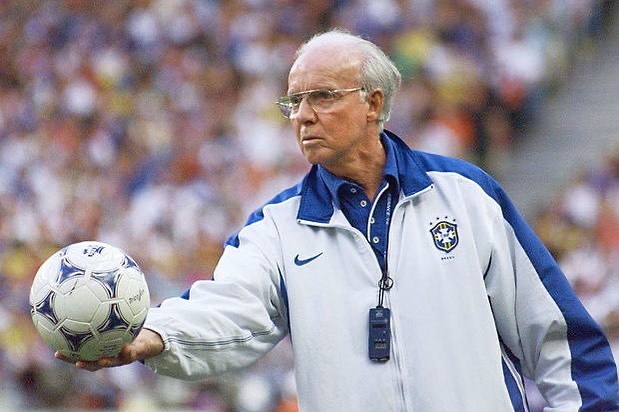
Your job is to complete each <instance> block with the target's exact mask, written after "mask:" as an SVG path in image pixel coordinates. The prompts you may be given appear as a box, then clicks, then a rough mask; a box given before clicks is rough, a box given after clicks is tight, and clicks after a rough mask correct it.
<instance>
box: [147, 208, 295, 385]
mask: <svg viewBox="0 0 619 412" xmlns="http://www.w3.org/2000/svg"><path fill="white" fill-rule="evenodd" d="M238 239H239V241H238V242H236V243H234V244H228V245H227V246H226V247H225V249H224V252H223V255H222V257H221V259H220V261H219V262H218V264H217V267H216V269H215V272H214V279H213V280H200V281H197V282H195V283H194V284H193V285H192V286H191V287H190V288H189V290H188V291H187V292H186V293H185V295H184V296H182V297H174V298H170V299H167V300H164V301H163V302H162V304H161V305H160V306H159V307H157V308H152V309H151V310H150V312H149V314H148V316H147V319H146V323H145V325H144V327H146V328H149V329H152V330H154V331H156V332H157V333H159V334H160V335H161V336H162V338H163V340H164V345H165V349H164V351H163V353H162V354H160V355H158V356H156V357H154V358H151V359H148V360H147V361H146V362H145V364H146V365H147V366H149V367H150V368H151V369H153V370H154V371H155V372H157V373H159V374H163V375H169V376H173V377H176V378H181V379H201V378H204V377H207V376H212V375H215V374H219V373H223V372H226V371H230V370H235V369H239V368H243V367H245V366H247V365H249V364H251V363H253V362H255V361H256V360H257V359H259V358H260V357H261V356H262V355H264V354H265V353H266V352H268V351H269V350H271V349H272V348H273V347H274V346H275V345H276V344H277V342H279V341H280V340H281V339H282V338H283V337H284V336H285V335H286V334H287V332H288V328H287V320H286V319H285V318H286V313H287V312H286V308H285V304H284V300H283V299H282V296H281V294H280V281H281V280H280V273H279V271H278V269H277V268H278V264H277V258H276V256H278V253H279V252H278V250H279V248H278V246H277V245H278V241H277V232H276V230H275V228H274V224H273V223H272V221H270V220H269V219H262V220H260V221H259V222H255V223H252V224H251V225H248V226H245V227H244V228H243V229H242V230H241V232H240V233H239V236H238Z"/></svg>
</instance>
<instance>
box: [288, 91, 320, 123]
mask: <svg viewBox="0 0 619 412" xmlns="http://www.w3.org/2000/svg"><path fill="white" fill-rule="evenodd" d="M291 117H292V119H293V120H296V121H299V122H302V123H305V122H308V121H315V120H316V111H315V110H314V109H313V108H312V105H311V104H309V101H308V98H307V96H305V97H303V99H302V100H301V103H300V104H299V108H298V109H297V111H296V112H295V113H293V115H292V116H291Z"/></svg>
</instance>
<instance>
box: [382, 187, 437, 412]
mask: <svg viewBox="0 0 619 412" xmlns="http://www.w3.org/2000/svg"><path fill="white" fill-rule="evenodd" d="M433 188H434V185H430V186H428V187H426V188H424V189H422V190H420V191H419V192H417V193H414V194H413V195H411V196H409V197H407V198H405V199H403V200H402V201H400V202H398V203H397V204H396V205H395V207H394V208H393V215H392V217H391V218H392V222H393V219H394V218H395V217H396V213H397V212H398V210H399V209H400V207H401V206H402V204H403V203H404V202H405V201H409V202H410V201H412V200H413V199H415V198H417V197H418V196H420V195H422V194H424V193H426V192H429V191H430V190H432V189H433ZM391 227H392V226H391V225H390V226H389V229H390V230H389V234H388V236H389V243H388V244H389V246H390V247H389V248H388V249H387V260H389V259H390V257H391V255H392V254H391V253H389V250H391V249H392V248H391V246H393V239H392V238H391V237H392V235H391ZM387 267H389V268H393V267H394V266H393V265H392V264H388V265H387ZM394 282H397V279H394ZM386 299H387V300H388V301H389V307H390V308H392V309H393V301H392V299H391V294H387V296H386ZM392 313H393V316H392V317H391V335H392V339H393V345H392V351H393V358H394V363H395V368H396V380H397V382H396V384H397V389H398V390H399V392H400V408H401V409H400V410H401V411H410V410H412V409H409V407H408V401H407V399H408V397H407V395H406V385H405V379H406V378H405V375H404V367H403V365H402V362H403V360H402V354H401V353H400V350H399V347H400V345H399V344H398V322H397V320H396V317H397V316H395V314H396V312H395V311H393V312H392Z"/></svg>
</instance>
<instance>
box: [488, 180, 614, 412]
mask: <svg viewBox="0 0 619 412" xmlns="http://www.w3.org/2000/svg"><path fill="white" fill-rule="evenodd" d="M493 192H494V193H493V194H492V197H493V198H494V200H495V201H496V202H497V203H498V204H499V206H500V212H499V213H497V214H496V215H495V216H496V219H495V224H494V225H493V229H492V231H493V233H492V236H491V237H492V251H491V259H490V264H489V267H488V271H487V273H486V278H485V279H486V285H487V288H488V295H489V299H490V303H491V305H492V309H493V312H494V314H495V319H496V323H497V329H498V332H499V335H500V338H501V341H502V343H503V347H504V351H505V356H504V363H509V364H510V366H511V367H512V368H515V369H516V370H521V371H522V372H524V374H525V375H526V376H527V377H529V378H530V379H532V380H534V381H535V383H536V384H537V386H538V388H539V390H540V392H541V393H542V395H543V396H544V398H545V399H546V401H547V403H548V408H547V409H545V410H546V411H547V412H550V411H557V412H558V411H575V410H582V411H615V410H619V386H618V384H617V368H616V366H615V362H614V360H613V356H612V353H611V349H610V346H609V344H608V341H607V339H606V337H605V336H604V334H603V332H602V330H601V329H600V327H599V326H598V325H597V324H596V322H595V321H594V320H593V319H592V318H591V316H590V315H589V314H588V313H587V311H586V310H585V308H584V307H583V305H582V304H581V302H580V301H579V299H578V298H577V296H576V295H575V293H574V291H573V290H572V288H571V287H570V285H569V283H568V281H567V280H566V278H565V276H564V275H563V273H562V272H561V270H560V268H559V267H558V265H557V263H556V262H555V261H554V259H553V258H552V256H551V255H550V253H549V252H548V251H547V249H546V248H545V246H544V245H543V244H542V243H541V241H540V240H539V239H538V237H537V236H536V235H535V234H534V232H533V231H532V230H531V228H530V227H529V226H528V225H527V224H526V222H525V221H524V219H523V218H522V217H521V216H520V214H519V213H518V212H517V211H516V209H515V208H514V206H513V205H512V203H511V201H510V200H509V199H508V198H507V196H506V195H505V193H504V192H503V190H502V189H501V188H500V187H499V186H498V185H497V184H496V183H494V189H493ZM507 370H509V368H507Z"/></svg>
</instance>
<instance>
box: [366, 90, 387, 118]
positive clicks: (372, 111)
mask: <svg viewBox="0 0 619 412" xmlns="http://www.w3.org/2000/svg"><path fill="white" fill-rule="evenodd" d="M367 102H368V104H369V105H370V108H369V110H368V113H367V120H368V122H370V123H374V122H377V121H379V120H381V119H380V117H381V114H382V111H383V107H384V105H385V93H383V91H382V90H381V89H374V90H372V92H371V93H369V95H368V99H367Z"/></svg>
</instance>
